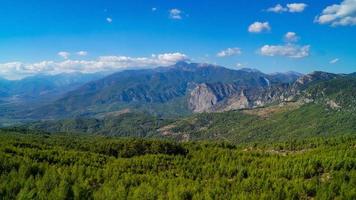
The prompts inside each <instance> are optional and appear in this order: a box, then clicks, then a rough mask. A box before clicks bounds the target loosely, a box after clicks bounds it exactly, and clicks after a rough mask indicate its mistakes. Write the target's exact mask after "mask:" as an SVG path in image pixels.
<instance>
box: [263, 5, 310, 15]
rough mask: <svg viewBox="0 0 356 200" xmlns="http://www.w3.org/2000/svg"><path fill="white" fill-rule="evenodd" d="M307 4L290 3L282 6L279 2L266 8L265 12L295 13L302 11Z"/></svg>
mask: <svg viewBox="0 0 356 200" xmlns="http://www.w3.org/2000/svg"><path fill="white" fill-rule="evenodd" d="M307 6H308V5H307V4H305V3H290V4H287V5H286V6H282V5H281V4H277V5H275V6H274V7H271V8H268V9H267V12H274V13H283V12H290V13H297V12H303V11H304V10H305V8H306V7H307Z"/></svg>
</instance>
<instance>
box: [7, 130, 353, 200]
mask: <svg viewBox="0 0 356 200" xmlns="http://www.w3.org/2000/svg"><path fill="white" fill-rule="evenodd" d="M355 141H356V140H355V137H354V136H338V137H331V138H313V139H308V140H290V141H285V142H280V143H256V144H244V145H239V146H236V145H232V144H229V143H214V142H193V143H181V144H177V143H171V142H166V141H161V140H160V141H157V140H142V139H118V138H112V137H101V136H95V137H88V136H79V135H64V134H60V135H57V134H55V135H44V134H37V135H34V134H33V133H18V132H16V131H9V130H3V131H1V132H0V199H247V198H248V199H355V198H356V181H355V180H356V151H355V146H356V143H355Z"/></svg>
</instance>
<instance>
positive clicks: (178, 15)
mask: <svg viewBox="0 0 356 200" xmlns="http://www.w3.org/2000/svg"><path fill="white" fill-rule="evenodd" d="M169 17H170V18H172V19H177V20H179V19H182V11H181V10H179V9H177V8H173V9H171V10H170V11H169Z"/></svg>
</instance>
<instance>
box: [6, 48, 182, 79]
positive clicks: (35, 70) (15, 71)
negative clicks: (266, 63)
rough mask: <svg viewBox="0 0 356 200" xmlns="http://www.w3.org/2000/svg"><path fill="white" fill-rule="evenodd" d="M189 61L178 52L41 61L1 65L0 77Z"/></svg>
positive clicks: (166, 64) (150, 65) (151, 65)
mask: <svg viewBox="0 0 356 200" xmlns="http://www.w3.org/2000/svg"><path fill="white" fill-rule="evenodd" d="M188 60H189V58H188V56H186V55H185V54H182V53H178V52H177V53H164V54H158V55H152V56H151V57H129V56H101V57H99V58H97V59H95V60H64V61H61V62H55V61H41V62H37V63H23V62H9V63H0V76H2V77H5V78H8V79H20V78H23V77H26V76H31V75H35V74H59V73H72V72H82V73H94V72H100V71H117V70H123V69H130V68H134V67H143V68H145V67H146V68H149V67H155V66H169V65H173V64H175V63H177V62H179V61H188Z"/></svg>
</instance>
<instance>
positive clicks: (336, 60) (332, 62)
mask: <svg viewBox="0 0 356 200" xmlns="http://www.w3.org/2000/svg"><path fill="white" fill-rule="evenodd" d="M337 62H339V59H338V58H334V59H332V60H330V62H329V63H330V64H335V63H337Z"/></svg>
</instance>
